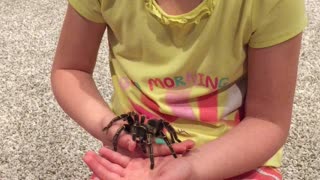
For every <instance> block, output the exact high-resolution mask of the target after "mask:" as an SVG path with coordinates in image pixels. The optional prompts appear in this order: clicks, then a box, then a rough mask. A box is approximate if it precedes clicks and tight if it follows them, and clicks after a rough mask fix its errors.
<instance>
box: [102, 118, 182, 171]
mask: <svg viewBox="0 0 320 180" xmlns="http://www.w3.org/2000/svg"><path fill="white" fill-rule="evenodd" d="M140 117H141V118H140ZM119 120H123V121H126V122H127V124H123V126H121V127H120V128H119V129H118V130H117V132H116V134H115V135H114V136H113V140H112V143H113V149H114V151H117V145H118V139H119V136H120V134H121V132H122V131H125V132H126V133H128V134H131V135H132V140H133V141H135V142H136V143H137V144H138V145H139V147H140V148H141V150H142V151H143V152H144V153H147V148H148V153H149V158H150V163H151V164H150V169H153V168H154V155H153V148H152V140H153V138H161V139H163V140H164V141H165V143H166V144H167V146H168V147H169V149H170V151H171V154H172V155H173V157H174V158H177V155H176V153H175V151H174V150H173V148H172V145H171V144H172V143H175V142H176V141H177V142H181V141H180V140H179V139H178V136H177V134H176V131H175V130H174V128H173V127H172V126H171V125H170V124H169V123H168V122H166V121H164V120H163V119H150V120H148V122H147V123H145V116H139V115H138V114H137V113H135V112H129V113H127V114H121V115H120V116H117V117H115V118H114V119H112V120H111V122H110V123H109V124H108V125H107V126H106V127H105V128H103V131H106V132H108V130H109V128H110V127H111V126H112V124H113V123H115V122H117V121H119ZM164 129H166V130H167V131H168V132H169V134H170V137H171V138H170V140H171V141H169V139H168V138H167V136H166V135H165V134H164V132H163V130H164Z"/></svg>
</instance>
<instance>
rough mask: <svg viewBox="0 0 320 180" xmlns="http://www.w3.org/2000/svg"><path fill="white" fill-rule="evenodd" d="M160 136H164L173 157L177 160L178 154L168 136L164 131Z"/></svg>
mask: <svg viewBox="0 0 320 180" xmlns="http://www.w3.org/2000/svg"><path fill="white" fill-rule="evenodd" d="M160 134H161V136H162V137H161V138H162V139H163V140H164V141H165V142H166V144H167V146H168V147H169V149H170V151H171V154H172V156H173V157H174V158H177V154H176V152H175V151H174V150H173V148H172V145H171V143H170V142H169V140H168V138H167V136H166V135H165V134H164V133H163V132H162V131H161V132H160Z"/></svg>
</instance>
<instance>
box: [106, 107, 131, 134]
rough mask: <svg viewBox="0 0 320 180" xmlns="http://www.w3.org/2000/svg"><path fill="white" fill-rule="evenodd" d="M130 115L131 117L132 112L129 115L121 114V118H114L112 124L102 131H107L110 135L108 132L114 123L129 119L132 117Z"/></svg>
mask: <svg viewBox="0 0 320 180" xmlns="http://www.w3.org/2000/svg"><path fill="white" fill-rule="evenodd" d="M130 115H131V112H130V113H127V114H121V115H120V116H117V117H115V118H113V119H112V120H111V121H110V123H109V124H108V125H107V126H106V127H104V128H103V129H102V131H105V132H106V133H108V130H109V128H110V127H111V126H112V124H113V123H115V122H117V121H119V120H121V119H127V118H128V117H130Z"/></svg>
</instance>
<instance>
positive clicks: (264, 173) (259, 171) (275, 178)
mask: <svg viewBox="0 0 320 180" xmlns="http://www.w3.org/2000/svg"><path fill="white" fill-rule="evenodd" d="M256 171H257V172H258V173H260V174H262V175H265V176H269V177H272V178H273V179H274V180H280V179H279V178H278V177H277V176H275V175H273V174H270V173H267V172H265V171H263V170H262V169H260V168H259V169H256Z"/></svg>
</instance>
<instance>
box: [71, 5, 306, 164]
mask: <svg viewBox="0 0 320 180" xmlns="http://www.w3.org/2000/svg"><path fill="white" fill-rule="evenodd" d="M69 2H70V4H71V5H72V6H73V7H74V8H75V9H76V10H77V11H78V12H79V14H81V15H82V16H83V17H85V18H87V19H89V20H91V21H93V22H97V23H107V24H108V40H109V48H110V63H111V70H112V80H113V85H114V95H113V98H112V103H111V104H112V109H113V110H114V112H115V113H116V114H122V113H126V112H129V111H132V110H135V111H137V112H139V113H141V114H145V115H146V116H147V117H149V118H152V117H156V118H163V119H165V120H167V121H170V122H172V125H173V126H174V127H175V128H176V129H177V131H178V133H179V138H180V139H181V140H184V139H193V140H194V141H195V142H196V143H197V146H201V145H202V144H204V143H207V142H210V141H212V140H214V139H216V138H218V137H220V136H222V135H223V134H224V133H226V132H227V131H228V130H230V129H231V128H232V127H234V126H235V125H237V124H238V123H239V122H240V121H241V119H242V118H243V117H244V111H243V109H244V108H243V104H244V97H245V94H246V79H247V74H246V73H247V67H246V49H247V47H248V46H250V47H253V48H263V47H269V46H273V45H275V44H279V43H281V42H284V41H286V40H288V39H290V38H292V37H294V36H296V35H297V34H299V33H300V32H302V31H303V29H304V27H305V26H306V15H305V9H304V1H303V0H203V2H202V3H201V4H199V5H198V6H197V7H196V8H195V9H193V10H191V11H190V12H188V13H186V14H182V15H177V16H173V15H168V14H167V13H165V12H164V11H163V10H162V9H161V8H160V7H159V6H158V5H157V3H156V0H69ZM266 88H267V87H266ZM252 148H254V147H252ZM281 152H282V151H281V150H279V152H278V153H277V154H275V155H274V157H273V158H271V159H270V160H269V161H268V162H266V163H265V165H266V166H274V167H279V166H280V164H281V156H282V155H281ZM239 153H241V152H239Z"/></svg>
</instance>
